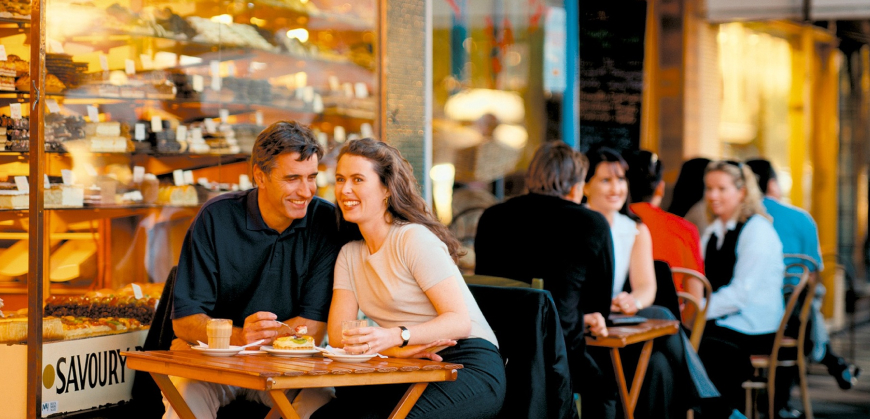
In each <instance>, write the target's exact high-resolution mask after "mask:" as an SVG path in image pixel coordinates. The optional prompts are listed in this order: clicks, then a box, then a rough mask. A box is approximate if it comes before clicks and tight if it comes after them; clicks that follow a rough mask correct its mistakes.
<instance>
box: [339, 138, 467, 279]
mask: <svg viewBox="0 0 870 419" xmlns="http://www.w3.org/2000/svg"><path fill="white" fill-rule="evenodd" d="M345 154H350V155H352V156H360V157H364V158H366V159H367V160H369V161H370V162H372V167H373V168H374V170H375V173H377V174H378V177H379V178H380V180H381V183H382V184H383V185H384V186H386V188H387V190H388V191H390V197H389V200H388V205H387V212H388V213H389V215H390V216H391V217H392V219H393V222H399V223H416V224H422V225H424V226H426V228H428V229H429V231H431V232H432V233H433V234H435V235H436V236H438V238H439V239H441V241H442V242H444V244H446V245H447V250H448V251H449V252H450V257H452V258H453V261H454V262H457V261H458V260H459V258H460V257H462V256H463V255H465V252H464V251H463V250H462V247H461V246H460V243H459V240H457V239H456V237H454V236H453V233H451V232H450V230H449V229H448V228H447V227H446V226H445V225H444V224H441V222H440V221H438V219H437V218H436V217H435V215H434V214H432V211H430V210H429V206H428V205H426V201H425V200H424V199H423V197H422V196H421V195H420V189H419V184H418V183H417V179H416V178H414V169H413V168H412V167H411V164H410V163H408V161H407V160H405V158H404V157H402V154H401V153H399V150H398V149H396V148H395V147H393V146H391V145H389V144H387V143H384V142H382V141H377V140H375V139H372V138H363V139H359V140H352V141H348V142H347V143H345V145H344V147H342V148H341V151H340V152H339V153H338V160H341V158H342V156H344V155H345ZM336 213H337V216H338V222H339V228H341V229H342V230H344V231H345V232H346V233H347V234H348V235H349V236H350V238H351V239H357V240H358V239H362V234H360V232H359V227H358V226H357V225H356V224H353V223H349V222H347V221H345V219H344V216H343V215H342V213H341V210H340V209H339V208H338V206H337V205H336Z"/></svg>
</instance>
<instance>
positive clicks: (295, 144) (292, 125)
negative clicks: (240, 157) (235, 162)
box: [251, 121, 323, 175]
mask: <svg viewBox="0 0 870 419" xmlns="http://www.w3.org/2000/svg"><path fill="white" fill-rule="evenodd" d="M285 153H299V158H298V159H297V161H305V160H308V159H309V158H310V157H311V156H312V155H317V159H318V160H320V159H322V158H323V147H321V146H320V144H319V143H318V142H317V139H316V138H314V133H313V132H311V129H309V128H308V127H306V126H305V125H302V124H300V123H298V122H295V121H279V122H276V123H274V124H272V125H269V126H268V127H267V128H266V129H264V130H263V132H261V133H260V135H258V136H257V142H256V143H254V149H253V150H252V151H251V169H253V168H254V167H259V168H260V170H262V171H263V173H265V174H267V175H268V174H270V173H271V172H272V169H273V168H274V167H275V159H276V158H277V157H278V156H280V155H282V154H285Z"/></svg>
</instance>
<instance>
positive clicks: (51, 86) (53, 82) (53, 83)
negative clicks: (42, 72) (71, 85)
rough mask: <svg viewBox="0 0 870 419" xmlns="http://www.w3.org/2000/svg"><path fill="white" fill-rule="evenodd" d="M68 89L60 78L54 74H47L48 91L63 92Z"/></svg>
mask: <svg viewBox="0 0 870 419" xmlns="http://www.w3.org/2000/svg"><path fill="white" fill-rule="evenodd" d="M65 89H66V85H64V84H63V83H62V82H61V81H60V79H58V78H57V76H55V75H54V74H49V75H46V76H45V91H46V92H48V93H61V92H63V91H64V90H65Z"/></svg>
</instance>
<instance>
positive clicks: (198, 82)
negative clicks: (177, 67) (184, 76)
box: [193, 74, 204, 93]
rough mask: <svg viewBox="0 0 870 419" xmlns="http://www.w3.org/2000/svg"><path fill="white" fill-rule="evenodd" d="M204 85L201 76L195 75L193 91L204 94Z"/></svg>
mask: <svg viewBox="0 0 870 419" xmlns="http://www.w3.org/2000/svg"><path fill="white" fill-rule="evenodd" d="M203 83H204V82H203V79H202V76H200V75H199V74H194V75H193V90H194V91H195V92H200V93H202V91H203V89H204V86H203Z"/></svg>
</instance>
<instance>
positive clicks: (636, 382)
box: [629, 340, 653, 416]
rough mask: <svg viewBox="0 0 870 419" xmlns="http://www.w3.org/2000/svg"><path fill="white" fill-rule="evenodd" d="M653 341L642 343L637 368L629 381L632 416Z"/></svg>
mask: <svg viewBox="0 0 870 419" xmlns="http://www.w3.org/2000/svg"><path fill="white" fill-rule="evenodd" d="M652 347H653V341H651V340H648V341H646V342H644V343H643V349H642V350H641V352H640V358H639V359H638V360H637V368H636V369H635V370H634V379H633V380H632V381H631V393H630V394H629V396H630V397H631V399H630V400H629V402H630V403H629V408H630V409H631V412H632V416H633V415H634V408H635V407H637V398H638V397H639V396H640V389H641V387H642V386H643V377H644V376H645V375H646V367H647V366H648V365H649V357H650V355H652Z"/></svg>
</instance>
